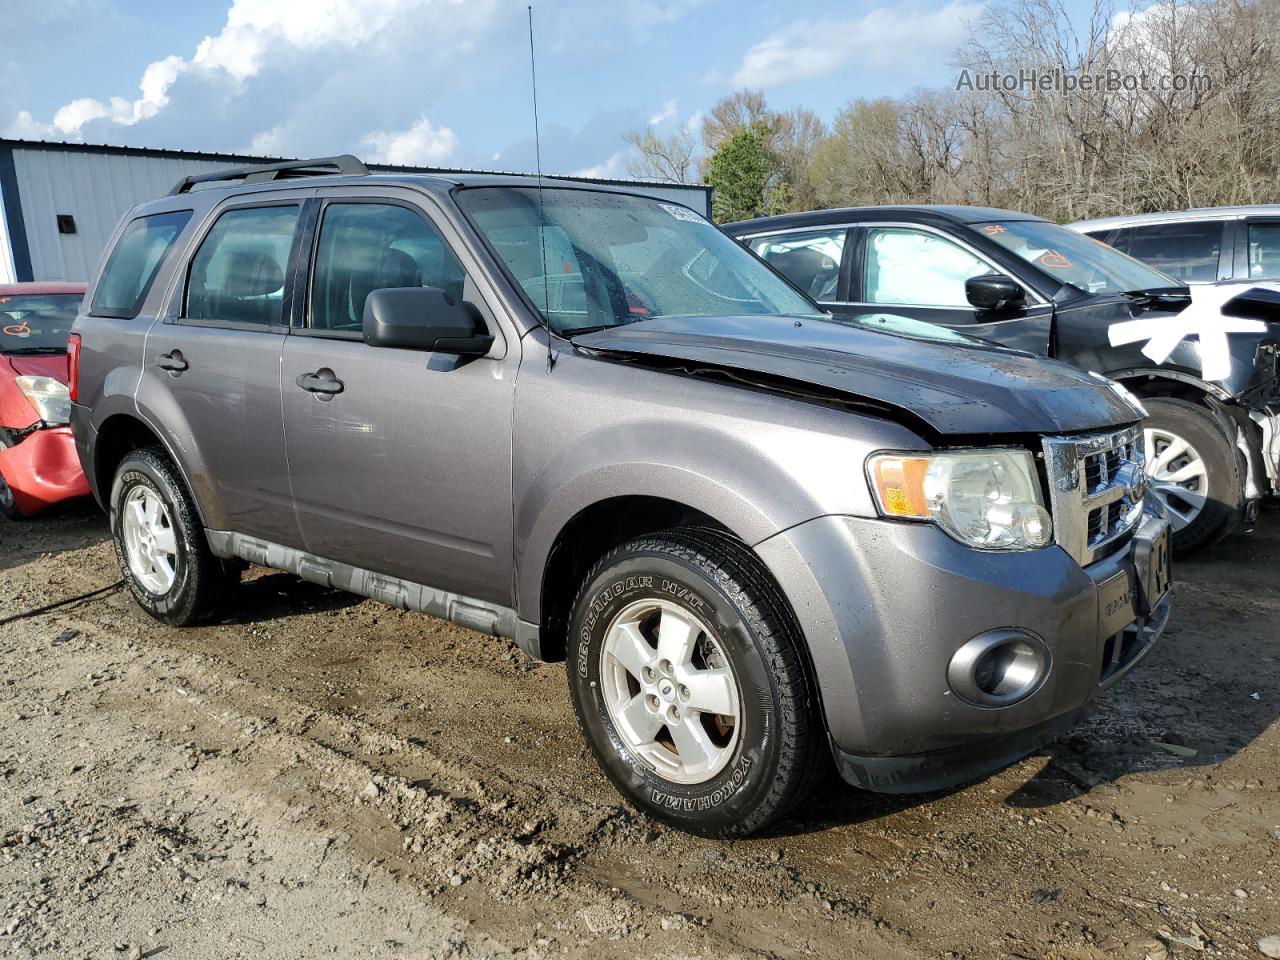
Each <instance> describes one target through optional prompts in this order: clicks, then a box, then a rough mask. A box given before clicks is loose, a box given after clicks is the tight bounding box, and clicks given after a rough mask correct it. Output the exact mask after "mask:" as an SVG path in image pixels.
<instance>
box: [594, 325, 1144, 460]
mask: <svg viewBox="0 0 1280 960" xmlns="http://www.w3.org/2000/svg"><path fill="white" fill-rule="evenodd" d="M886 319H889V320H896V321H902V322H903V325H902V326H900V328H899V329H900V330H912V331H913V332H911V333H909V334H908V333H902V332H897V333H887V332H881V331H879V330H876V329H872V328H871V325H869V324H867V325H854V324H848V323H841V322H835V321H832V320H823V319H817V318H812V317H774V316H763V317H762V316H747V317H659V318H655V319H652V320H641V321H638V322H635V323H629V324H626V325H624V326H620V327H611V328H609V329H607V330H600V331H597V332H594V333H587V334H583V335H581V336H578V337H575V338H574V340H573V342H574V344H575V345H576V346H579V347H583V348H586V349H588V350H591V351H599V352H602V353H606V354H613V355H629V356H631V357H634V358H644V357H654V358H664V359H665V360H668V361H669V360H676V361H688V362H689V363H692V364H695V365H697V366H699V367H712V368H720V369H729V370H735V371H747V372H751V373H757V374H761V375H763V376H764V377H766V378H769V379H776V380H784V381H792V382H797V383H805V384H812V385H815V386H817V387H819V388H821V389H823V390H825V391H831V392H835V393H838V394H842V395H845V396H849V397H852V398H859V399H864V400H868V401H871V402H872V403H874V404H876V405H878V406H883V407H888V408H892V409H895V410H898V411H901V412H902V413H903V414H904V415H905V418H906V419H911V420H917V421H922V422H923V423H924V425H925V426H927V427H928V429H929V430H931V431H933V432H934V433H936V434H939V435H943V436H947V435H950V436H966V437H972V436H975V435H980V434H1027V433H1079V432H1086V431H1090V430H1102V429H1106V428H1109V427H1114V426H1118V425H1120V424H1126V423H1132V422H1134V421H1135V420H1137V419H1138V417H1139V414H1138V412H1137V411H1136V410H1135V409H1134V408H1133V407H1132V406H1130V405H1129V404H1128V403H1127V402H1126V401H1125V400H1124V399H1122V398H1121V396H1120V395H1119V394H1118V393H1117V392H1116V391H1114V390H1112V389H1111V388H1110V387H1108V386H1107V385H1106V384H1105V383H1103V382H1102V381H1100V380H1098V379H1096V378H1095V377H1093V376H1092V375H1090V374H1087V373H1084V372H1083V371H1080V370H1077V369H1075V368H1073V367H1068V366H1066V365H1065V364H1062V363H1058V362H1056V361H1053V360H1046V359H1043V358H1040V357H1036V356H1033V355H1031V354H1026V353H1021V352H1018V351H1015V350H1008V349H1005V348H1002V347H997V346H994V345H987V344H985V343H980V342H978V341H974V340H971V339H969V338H966V337H960V336H957V335H955V334H954V333H952V332H951V331H949V330H946V329H944V328H939V327H932V326H931V325H927V324H918V323H915V322H913V321H909V320H906V318H894V317H889V318H886ZM927 331H936V333H934V334H929V333H928V332H927Z"/></svg>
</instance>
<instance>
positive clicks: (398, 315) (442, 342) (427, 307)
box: [364, 287, 493, 357]
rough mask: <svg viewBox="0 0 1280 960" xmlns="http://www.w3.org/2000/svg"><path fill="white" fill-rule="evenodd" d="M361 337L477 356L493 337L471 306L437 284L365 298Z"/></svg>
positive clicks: (374, 344) (389, 344) (392, 289)
mask: <svg viewBox="0 0 1280 960" xmlns="http://www.w3.org/2000/svg"><path fill="white" fill-rule="evenodd" d="M364 342H365V343H367V344H369V346H371V347H399V348H401V349H403V350H432V351H435V352H437V353H454V354H458V355H460V356H468V357H480V356H484V355H485V354H486V353H488V352H489V348H490V347H491V346H493V336H492V335H491V334H490V333H489V332H488V331H487V330H486V329H485V325H484V320H483V319H481V317H480V313H479V311H477V310H476V308H475V307H474V306H472V305H471V304H469V303H467V302H466V301H465V300H461V299H459V298H456V297H453V296H451V295H450V294H448V293H446V292H445V291H444V290H441V289H440V288H439V287H389V288H386V289H383V290H374V291H373V292H372V293H370V294H369V296H368V297H366V298H365V301H364Z"/></svg>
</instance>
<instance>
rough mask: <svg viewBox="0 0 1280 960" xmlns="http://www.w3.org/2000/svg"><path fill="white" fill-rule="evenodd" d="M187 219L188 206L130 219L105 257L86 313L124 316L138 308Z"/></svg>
mask: <svg viewBox="0 0 1280 960" xmlns="http://www.w3.org/2000/svg"><path fill="white" fill-rule="evenodd" d="M190 219H191V211H190V210H175V211H173V212H172V213H156V214H152V215H151V216H149V217H138V219H136V220H133V221H131V222H130V223H129V225H128V226H127V227H125V228H124V232H123V233H122V234H121V235H120V239H119V240H118V241H116V245H115V248H114V249H112V251H111V255H110V256H109V257H107V265H106V266H105V267H103V269H102V276H101V278H99V280H98V286H97V288H96V289H95V290H94V291H93V303H92V304H91V305H90V307H89V313H91V314H92V315H93V316H95V317H115V318H117V319H123V320H128V319H131V318H133V317H136V316H137V315H138V314H139V313H140V312H142V305H143V303H144V302H145V301H146V299H147V294H148V292H150V290H151V283H152V281H154V280H155V278H156V271H158V270H159V269H160V262H161V261H162V260H163V259H164V255H165V254H166V253H168V252H169V248H170V247H172V246H173V241H174V240H176V239H177V237H178V234H180V233H181V232H182V228H183V227H185V226H186V225H187V221H188V220H190Z"/></svg>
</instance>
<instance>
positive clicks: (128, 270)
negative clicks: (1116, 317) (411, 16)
mask: <svg viewBox="0 0 1280 960" xmlns="http://www.w3.org/2000/svg"><path fill="white" fill-rule="evenodd" d="M85 304H86V306H85V308H84V313H83V315H82V316H80V317H79V318H78V320H77V322H76V327H75V332H74V333H73V335H72V344H71V348H72V361H71V362H72V368H73V376H72V380H73V382H72V387H71V390H72V394H73V415H72V420H73V425H74V431H75V436H76V443H77V447H78V450H79V453H80V457H81V460H82V462H83V465H84V469H85V473H86V475H87V476H88V478H89V482H90V484H91V485H92V487H93V489H94V491H95V493H96V495H97V497H98V499H99V500H100V502H101V503H102V504H103V506H104V507H106V508H107V509H108V510H109V511H110V516H111V530H112V533H113V535H114V539H115V545H116V550H117V553H118V555H119V560H120V567H121V570H122V572H123V576H124V579H125V581H126V583H127V584H128V586H129V588H130V590H131V591H132V593H133V596H134V597H135V598H136V599H137V602H138V603H139V604H140V605H141V606H142V607H143V609H145V610H146V611H147V612H148V613H150V614H151V615H152V616H154V617H156V618H158V619H160V620H163V621H165V622H167V623H172V624H179V625H181V624H190V623H195V622H197V621H199V620H202V619H204V618H207V617H209V616H211V615H213V614H214V612H215V611H216V610H217V609H218V606H219V603H220V602H222V601H224V599H225V598H226V597H227V595H228V593H229V591H230V590H232V588H233V585H234V583H235V581H236V579H237V577H238V576H239V573H240V570H241V569H242V567H243V565H244V564H245V563H246V562H251V563H256V564H262V565H265V566H268V567H274V568H278V569H281V570H288V571H292V572H294V573H296V574H297V575H299V576H301V577H304V578H306V579H308V580H313V581H316V582H319V583H322V584H327V585H330V586H333V587H337V588H341V589H343V590H349V591H352V592H354V593H357V594H362V595H365V596H369V597H374V598H377V599H379V600H382V601H384V602H386V603H389V604H392V605H394V606H397V607H400V608H403V609H410V610H419V611H424V612H427V613H430V614H434V615H436V616H440V617H445V618H448V619H450V620H453V621H455V622H457V623H460V624H464V625H466V626H468V627H471V628H474V629H476V630H480V631H484V632H487V633H491V634H495V635H499V636H505V637H510V638H512V639H513V640H514V642H515V643H517V644H519V646H520V647H521V648H522V649H524V650H525V651H526V652H528V653H529V654H530V655H532V656H534V657H541V658H543V659H546V660H564V661H567V665H568V670H567V673H568V678H569V689H570V694H571V696H572V700H573V704H574V707H575V709H576V711H577V715H578V718H579V721H580V723H581V726H582V730H583V733H584V734H585V736H586V739H587V741H588V742H589V743H590V745H591V747H592V749H593V750H594V752H595V754H596V756H597V758H598V759H599V761H600V764H601V766H602V767H603V769H604V771H605V773H606V774H607V775H608V776H609V778H610V779H611V780H612V781H613V783H614V784H615V785H616V786H617V787H618V789H619V790H620V791H621V792H622V793H623V794H624V795H625V796H626V797H627V798H629V799H630V800H631V802H633V803H634V804H635V805H636V806H637V807H639V808H641V809H642V810H643V811H645V812H647V813H649V814H652V815H654V816H657V817H660V818H663V819H665V820H667V821H669V822H671V823H673V824H676V825H678V826H680V827H682V828H684V829H688V830H691V831H695V832H699V833H703V834H710V835H717V836H732V835H742V834H746V833H749V832H751V831H754V830H758V829H760V828H761V827H763V826H764V825H765V824H767V823H769V822H770V821H772V820H774V819H775V818H777V817H778V816H780V815H782V814H784V813H785V812H786V811H787V810H788V809H789V808H790V807H791V806H792V805H793V804H794V803H795V802H796V801H797V800H798V799H800V798H801V797H802V796H803V795H804V794H805V792H806V790H807V789H808V787H809V786H810V785H811V784H812V782H813V781H814V779H815V777H816V776H817V775H818V774H819V773H821V771H822V770H823V769H824V768H825V767H827V766H829V763H830V760H829V759H828V758H830V757H832V756H834V758H835V761H836V765H837V766H838V768H839V770H840V772H841V774H842V775H843V777H844V778H845V779H846V780H847V781H849V782H850V783H853V784H857V785H859V786H862V787H865V788H868V789H871V790H879V791H888V792H912V791H922V790H932V789H937V788H940V787H945V786H948V785H952V784H958V783H962V782H965V781H969V780H973V779H976V778H978V777H981V776H983V775H985V774H987V773H989V772H990V771H992V770H994V769H997V768H999V767H1000V766H1002V765H1004V764H1007V763H1009V762H1011V761H1013V760H1015V759H1017V758H1019V757H1021V756H1023V755H1025V754H1026V753H1028V752H1030V751H1031V750H1033V749H1035V748H1037V747H1038V746H1039V745H1040V744H1042V743H1044V742H1045V741H1047V740H1048V739H1050V738H1052V737H1053V736H1054V735H1055V734H1056V733H1058V732H1060V731H1062V730H1063V729H1064V728H1066V727H1067V726H1068V725H1070V724H1071V723H1073V722H1074V721H1076V720H1077V719H1079V718H1080V717H1081V716H1082V715H1084V714H1085V713H1086V712H1088V710H1089V709H1090V707H1091V706H1092V705H1093V704H1094V702H1095V700H1096V698H1097V696H1098V694H1099V691H1101V690H1102V689H1104V688H1106V687H1107V686H1109V685H1110V684H1112V683H1114V682H1115V681H1116V680H1117V679H1118V678H1119V677H1120V676H1121V675H1122V674H1124V673H1125V672H1126V671H1127V670H1128V669H1129V668H1130V667H1132V666H1133V665H1134V663H1136V662H1137V661H1138V660H1139V659H1140V658H1141V657H1142V656H1143V655H1144V654H1145V653H1146V652H1147V651H1148V650H1149V649H1150V648H1151V646H1152V644H1153V643H1154V642H1155V640H1156V638H1157V637H1158V636H1159V634H1160V632H1161V630H1162V629H1163V628H1164V625H1165V623H1166V621H1167V619H1168V616H1169V597H1168V586H1169V550H1168V545H1169V526H1168V523H1167V521H1166V520H1165V519H1164V518H1163V516H1162V514H1161V511H1160V508H1159V506H1158V505H1157V503H1156V501H1155V498H1153V497H1150V496H1147V495H1146V486H1145V477H1144V472H1143V460H1142V443H1141V436H1142V432H1141V418H1142V413H1141V410H1140V408H1139V407H1138V406H1137V405H1136V404H1135V402H1134V401H1132V400H1131V399H1130V398H1129V397H1128V396H1127V395H1126V394H1125V393H1124V391H1123V390H1122V389H1119V388H1117V387H1116V386H1115V385H1114V384H1111V383H1110V382H1109V381H1106V380H1103V379H1102V378H1100V377H1096V376H1093V375H1090V374H1087V373H1085V372H1082V371H1079V370H1075V369H1072V368H1070V367H1067V366H1065V365H1062V364H1059V363H1056V362H1054V361H1050V360H1045V359H1041V358H1037V357H1033V356H1030V355H1028V354H1023V353H1019V352H1015V351H1012V350H1009V349H1006V348H1003V347H998V346H993V345H990V344H986V343H982V342H979V341H974V340H970V339H968V338H966V337H964V336H962V335H960V334H958V333H955V332H953V331H949V330H946V329H943V328H939V327H934V326H931V325H929V324H926V323H921V322H919V321H917V320H912V319H909V318H904V317H895V316H891V315H873V316H869V317H865V318H860V319H858V320H857V321H851V322H835V321H833V320H832V318H831V317H830V316H828V315H826V314H824V313H822V312H821V310H820V309H819V308H818V307H817V306H816V305H815V304H814V303H813V302H812V301H811V300H809V299H808V298H807V297H806V296H805V295H803V294H801V293H800V292H798V291H797V290H796V289H795V288H794V287H792V286H791V285H790V284H789V283H788V282H787V281H786V280H784V279H783V278H782V277H781V276H780V275H779V274H777V273H775V272H774V271H773V270H772V269H771V268H770V267H769V266H767V265H766V264H765V263H763V262H762V261H761V260H759V259H757V258H756V257H755V256H753V255H752V254H751V253H750V252H748V251H747V250H745V249H743V248H742V247H741V246H740V245H738V244H737V243H735V242H734V241H733V240H731V239H730V238H729V237H728V236H726V235H725V234H723V233H721V232H720V231H719V230H717V229H716V228H715V227H714V226H712V225H711V224H709V223H708V222H707V221H706V220H704V219H703V218H702V217H701V216H699V215H698V214H696V213H694V212H693V211H692V210H689V209H688V208H686V207H683V206H680V205H678V204H674V203H670V202H664V201H661V200H658V199H652V198H648V197H644V196H640V195H636V194H633V193H627V192H624V191H622V190H616V189H606V188H599V187H594V186H592V187H586V186H584V185H583V184H580V183H569V182H558V181H554V180H531V179H530V178H525V177H514V176H512V177H500V176H480V175H474V176H444V175H439V176H422V175H419V176H389V175H378V176H370V175H367V174H366V172H365V171H364V169H363V167H362V166H361V165H360V164H359V163H358V161H355V160H354V159H353V158H345V157H344V158H334V159H329V160H324V161H310V162H305V163H298V164H276V165H270V166H265V167H257V168H248V169H244V170H236V171H227V172H226V173H225V174H216V175H211V176H205V177H202V178H199V179H198V180H197V179H194V178H193V179H189V180H186V181H183V182H182V183H181V184H179V186H178V188H176V189H175V191H174V192H173V194H172V195H170V196H168V197H165V198H164V199H161V200H157V201H154V202H151V203H147V204H144V205H142V206H140V207H138V208H137V209H135V210H133V211H132V212H130V213H129V214H128V215H127V216H126V217H125V219H124V221H123V222H122V223H121V225H120V227H119V228H118V230H117V233H116V236H115V238H114V240H113V242H112V246H111V248H110V251H109V253H108V255H107V258H106V262H105V265H104V266H103V268H102V270H101V272H100V275H99V277H98V278H97V280H96V281H95V283H94V284H93V286H92V287H91V288H90V290H89V292H88V294H87V296H86V299H85Z"/></svg>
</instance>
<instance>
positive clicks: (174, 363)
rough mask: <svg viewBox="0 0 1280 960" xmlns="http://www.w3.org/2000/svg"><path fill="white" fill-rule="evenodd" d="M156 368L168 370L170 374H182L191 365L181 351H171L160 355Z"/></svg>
mask: <svg viewBox="0 0 1280 960" xmlns="http://www.w3.org/2000/svg"><path fill="white" fill-rule="evenodd" d="M156 366H157V367H159V368H160V369H161V370H168V371H169V372H170V373H181V372H182V371H183V370H186V369H187V368H188V367H189V366H191V364H189V363H187V361H186V359H185V358H184V357H183V356H182V351H181V350H171V351H170V352H169V353H162V354H160V359H159V360H157V361H156Z"/></svg>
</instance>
